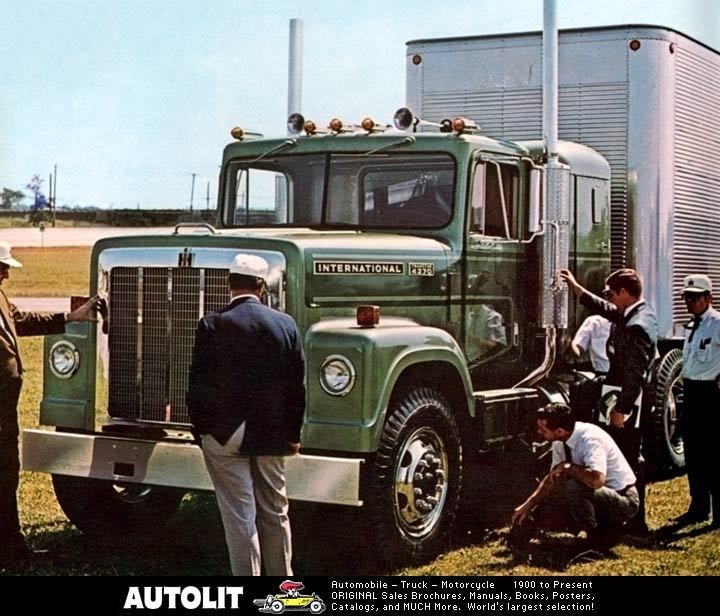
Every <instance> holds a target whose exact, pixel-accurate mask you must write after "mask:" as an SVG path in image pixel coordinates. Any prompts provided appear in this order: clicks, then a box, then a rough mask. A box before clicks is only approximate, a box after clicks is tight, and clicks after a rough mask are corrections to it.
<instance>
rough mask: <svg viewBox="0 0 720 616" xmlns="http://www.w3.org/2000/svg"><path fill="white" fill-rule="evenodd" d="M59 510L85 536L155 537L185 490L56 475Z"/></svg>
mask: <svg viewBox="0 0 720 616" xmlns="http://www.w3.org/2000/svg"><path fill="white" fill-rule="evenodd" d="M52 480H53V487H54V488H55V495H56V497H57V499H58V502H59V503H60V507H61V508H62V510H63V511H64V512H65V515H66V516H67V517H68V519H69V520H70V521H71V522H72V523H73V524H74V525H75V526H77V528H78V529H79V530H81V531H82V532H83V533H85V534H88V535H92V536H94V537H99V538H100V537H102V538H103V539H104V540H118V539H122V538H124V537H128V538H132V537H136V536H138V535H144V536H148V535H152V534H155V533H157V532H158V531H161V530H162V529H164V528H165V526H166V523H167V522H168V521H169V520H170V518H171V517H172V516H173V514H174V513H175V511H176V510H177V508H178V506H179V505H180V501H181V500H182V498H183V496H184V494H185V491H184V490H179V489H177V488H167V487H161V486H149V485H144V484H133V483H122V484H121V483H113V482H112V481H105V480H102V479H88V478H85V477H70V476H67V475H53V476H52Z"/></svg>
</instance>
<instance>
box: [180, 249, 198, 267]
mask: <svg viewBox="0 0 720 616" xmlns="http://www.w3.org/2000/svg"><path fill="white" fill-rule="evenodd" d="M194 256H195V255H194V254H193V253H192V251H191V250H190V249H189V248H184V249H183V251H182V252H181V253H180V254H179V255H178V267H192V263H193V257H194Z"/></svg>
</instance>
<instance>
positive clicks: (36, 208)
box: [25, 174, 49, 226]
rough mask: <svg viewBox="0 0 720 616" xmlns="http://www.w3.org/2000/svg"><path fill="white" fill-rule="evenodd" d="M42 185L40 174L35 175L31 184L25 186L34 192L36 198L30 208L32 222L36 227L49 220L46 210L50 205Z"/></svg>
mask: <svg viewBox="0 0 720 616" xmlns="http://www.w3.org/2000/svg"><path fill="white" fill-rule="evenodd" d="M42 183H43V179H42V178H41V177H40V176H39V175H38V174H35V175H34V176H32V179H31V180H30V183H29V184H27V185H26V186H25V188H29V189H30V190H31V191H32V193H33V195H34V197H35V199H34V202H33V204H32V206H31V208H30V222H31V223H32V224H34V225H35V226H37V225H38V224H40V223H41V222H44V221H45V220H46V218H47V211H46V210H47V207H48V205H49V204H48V200H47V197H45V194H44V193H43V191H42Z"/></svg>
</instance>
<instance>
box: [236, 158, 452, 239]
mask: <svg viewBox="0 0 720 616" xmlns="http://www.w3.org/2000/svg"><path fill="white" fill-rule="evenodd" d="M454 179H455V163H454V162H453V159H452V158H451V157H450V156H449V155H447V154H376V155H370V156H362V155H340V154H305V155H303V154H300V155H298V154H295V155H292V156H276V157H274V158H263V159H261V160H257V161H243V160H238V161H233V162H231V163H230V164H229V166H228V170H227V173H226V183H225V198H224V210H223V222H224V224H225V225H226V226H228V227H248V226H312V227H322V226H327V227H336V226H343V227H348V226H349V227H357V228H383V227H391V228H439V227H444V226H445V225H446V224H447V223H448V222H450V218H451V216H452V210H453V185H454Z"/></svg>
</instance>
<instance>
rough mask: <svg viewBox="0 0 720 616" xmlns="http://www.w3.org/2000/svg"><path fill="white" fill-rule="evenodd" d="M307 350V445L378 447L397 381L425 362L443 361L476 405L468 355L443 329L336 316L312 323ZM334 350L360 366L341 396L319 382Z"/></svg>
mask: <svg viewBox="0 0 720 616" xmlns="http://www.w3.org/2000/svg"><path fill="white" fill-rule="evenodd" d="M306 349H307V355H308V372H307V381H308V410H307V416H306V422H305V426H304V428H303V439H302V444H303V447H305V448H308V449H324V450H334V451H348V452H372V451H375V450H376V448H377V443H378V440H379V438H380V433H381V431H382V426H383V423H384V419H385V413H386V412H387V407H388V404H389V402H390V397H391V395H392V392H393V389H394V387H395V384H396V383H397V382H398V379H400V377H401V375H402V374H403V373H404V372H405V371H406V370H408V369H409V368H412V367H413V366H417V365H420V364H428V365H429V364H431V363H433V364H435V365H437V364H438V363H442V364H447V365H448V366H449V367H451V369H452V370H454V371H456V372H457V374H458V375H459V378H460V380H461V382H462V385H463V389H464V395H465V398H466V400H467V408H468V411H471V410H472V409H473V408H474V407H473V402H472V400H473V398H472V385H471V383H470V376H469V374H468V371H467V368H466V364H465V358H464V355H463V353H462V350H461V349H460V347H459V346H458V344H457V342H456V341H455V339H454V338H453V337H452V336H451V335H450V334H448V333H447V332H445V331H444V330H441V329H438V328H434V327H427V326H423V325H419V324H417V323H415V322H413V321H410V320H407V319H386V320H385V321H384V322H383V324H382V325H381V326H378V327H373V328H361V327H359V326H358V325H357V324H356V323H355V322H354V321H351V320H349V319H348V320H345V319H337V320H332V321H325V322H320V323H318V324H316V325H314V326H312V327H311V328H310V329H309V330H308V333H307V336H306ZM331 355H341V356H343V357H344V358H346V359H347V360H348V361H349V362H351V363H352V365H353V366H354V368H355V383H354V386H353V387H352V389H351V390H350V391H349V392H347V393H346V394H345V395H342V396H334V395H331V394H328V393H327V392H326V391H325V390H324V389H323V388H322V387H321V385H320V370H321V367H322V364H323V362H324V361H325V359H326V358H327V357H329V356H331Z"/></svg>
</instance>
